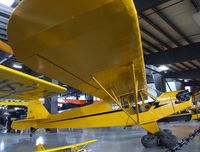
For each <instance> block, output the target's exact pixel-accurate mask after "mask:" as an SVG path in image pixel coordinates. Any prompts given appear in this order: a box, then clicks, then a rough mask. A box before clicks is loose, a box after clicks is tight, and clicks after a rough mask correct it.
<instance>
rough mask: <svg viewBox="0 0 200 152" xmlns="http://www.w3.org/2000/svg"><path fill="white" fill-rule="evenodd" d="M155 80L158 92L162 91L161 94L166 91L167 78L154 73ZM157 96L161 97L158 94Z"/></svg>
mask: <svg viewBox="0 0 200 152" xmlns="http://www.w3.org/2000/svg"><path fill="white" fill-rule="evenodd" d="M153 80H154V83H155V87H156V89H157V90H158V91H160V92H165V91H166V85H165V78H164V77H163V76H162V75H161V74H159V73H154V74H153ZM157 95H158V96H159V95H160V94H158V93H157Z"/></svg>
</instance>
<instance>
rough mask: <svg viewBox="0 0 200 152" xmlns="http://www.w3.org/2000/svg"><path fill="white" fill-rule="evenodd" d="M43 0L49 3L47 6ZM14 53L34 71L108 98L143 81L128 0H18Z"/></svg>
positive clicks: (140, 53) (135, 24) (135, 22)
mask: <svg viewBox="0 0 200 152" xmlns="http://www.w3.org/2000/svg"><path fill="white" fill-rule="evenodd" d="M47 3H48V5H47ZM8 39H9V42H10V44H11V46H12V48H13V50H14V54H15V55H16V57H17V58H18V59H20V60H21V61H22V62H23V63H24V64H26V65H28V66H29V67H30V68H32V69H34V70H35V71H37V72H39V73H42V74H44V75H47V76H49V77H51V78H54V79H56V80H59V81H61V82H63V83H66V84H68V85H71V86H73V87H75V88H77V89H79V90H82V91H84V92H86V93H88V94H91V95H94V96H97V97H100V98H102V99H108V95H107V94H106V93H105V92H104V91H103V90H102V89H100V86H99V85H97V83H96V82H95V81H94V80H93V78H95V79H96V80H98V81H99V82H100V83H101V85H102V86H103V87H105V89H106V90H108V91H109V92H110V93H111V90H112V91H113V92H114V93H115V95H116V96H118V97H119V96H121V95H123V94H127V93H130V92H132V91H133V89H134V88H133V82H134V81H133V77H132V70H133V67H132V66H131V65H132V63H133V64H134V68H135V69H134V71H135V73H136V78H137V80H138V83H139V84H138V86H139V89H143V88H144V87H145V85H146V74H145V68H144V60H143V51H142V45H141V38H140V30H139V25H138V16H137V12H136V9H135V6H134V3H133V0H76V1H73V0H59V2H57V1H55V0H48V2H47V1H41V0H23V1H22V2H21V3H20V5H19V6H18V7H17V9H16V10H15V11H14V13H13V14H12V16H11V18H10V21H9V25H8Z"/></svg>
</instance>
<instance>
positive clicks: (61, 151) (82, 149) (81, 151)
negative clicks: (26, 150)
mask: <svg viewBox="0 0 200 152" xmlns="http://www.w3.org/2000/svg"><path fill="white" fill-rule="evenodd" d="M96 141H97V140H88V141H85V142H81V143H77V144H72V145H68V146H62V147H56V148H50V149H45V148H44V146H43V145H42V144H39V145H38V147H37V152H65V151H70V152H71V151H72V152H89V151H88V150H87V149H86V146H87V145H88V144H91V143H93V142H96Z"/></svg>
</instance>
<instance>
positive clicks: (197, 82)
mask: <svg viewBox="0 0 200 152" xmlns="http://www.w3.org/2000/svg"><path fill="white" fill-rule="evenodd" d="M184 85H185V86H195V87H196V86H200V81H188V82H184Z"/></svg>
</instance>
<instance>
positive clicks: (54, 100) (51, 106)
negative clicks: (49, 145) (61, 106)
mask: <svg viewBox="0 0 200 152" xmlns="http://www.w3.org/2000/svg"><path fill="white" fill-rule="evenodd" d="M52 83H54V84H58V81H56V80H52ZM45 107H46V109H47V110H48V112H49V113H51V114H56V113H57V112H58V96H57V95H56V96H53V97H49V98H46V99H45ZM47 131H50V132H51V133H56V132H57V129H56V128H55V129H47Z"/></svg>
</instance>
